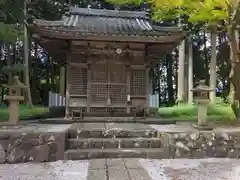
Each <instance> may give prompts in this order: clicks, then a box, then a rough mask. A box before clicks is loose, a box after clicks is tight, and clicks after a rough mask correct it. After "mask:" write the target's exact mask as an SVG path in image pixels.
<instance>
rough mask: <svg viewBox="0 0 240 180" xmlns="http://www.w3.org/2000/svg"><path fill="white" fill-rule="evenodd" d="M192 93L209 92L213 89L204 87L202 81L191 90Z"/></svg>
mask: <svg viewBox="0 0 240 180" xmlns="http://www.w3.org/2000/svg"><path fill="white" fill-rule="evenodd" d="M191 91H193V92H211V91H214V89H211V88H210V87H209V86H208V85H206V81H205V80H204V79H202V80H200V81H199V83H198V85H197V86H196V87H195V88H193V89H191Z"/></svg>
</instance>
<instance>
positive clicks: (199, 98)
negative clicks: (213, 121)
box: [191, 80, 214, 129]
mask: <svg viewBox="0 0 240 180" xmlns="http://www.w3.org/2000/svg"><path fill="white" fill-rule="evenodd" d="M191 91H192V92H193V93H194V102H195V103H196V104H197V108H198V117H197V118H198V126H196V127H199V128H203V129H211V128H210V127H209V126H208V124H207V106H208V104H209V103H210V98H209V92H212V91H214V89H211V88H210V87H209V86H207V85H206V82H205V80H200V81H199V84H198V86H197V87H195V88H194V89H192V90H191Z"/></svg>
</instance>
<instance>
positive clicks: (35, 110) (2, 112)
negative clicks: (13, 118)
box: [0, 105, 48, 121]
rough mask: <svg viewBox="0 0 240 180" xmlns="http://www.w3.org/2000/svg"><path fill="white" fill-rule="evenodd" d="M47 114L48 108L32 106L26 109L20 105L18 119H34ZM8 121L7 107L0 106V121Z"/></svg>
mask: <svg viewBox="0 0 240 180" xmlns="http://www.w3.org/2000/svg"><path fill="white" fill-rule="evenodd" d="M47 112H48V108H45V107H41V106H33V107H28V106H24V105H21V106H20V119H27V118H31V117H33V118H34V117H36V116H39V115H42V114H45V113H47ZM7 120H8V107H7V106H1V107H0V121H7Z"/></svg>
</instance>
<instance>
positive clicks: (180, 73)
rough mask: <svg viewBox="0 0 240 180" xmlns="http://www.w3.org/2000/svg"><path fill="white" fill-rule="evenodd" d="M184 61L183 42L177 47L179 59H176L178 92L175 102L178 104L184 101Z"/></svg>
mask: <svg viewBox="0 0 240 180" xmlns="http://www.w3.org/2000/svg"><path fill="white" fill-rule="evenodd" d="M184 60H185V40H183V41H182V42H181V44H180V46H179V59H178V90H177V101H178V102H179V103H181V102H183V100H184V96H185V93H184V69H185V68H184Z"/></svg>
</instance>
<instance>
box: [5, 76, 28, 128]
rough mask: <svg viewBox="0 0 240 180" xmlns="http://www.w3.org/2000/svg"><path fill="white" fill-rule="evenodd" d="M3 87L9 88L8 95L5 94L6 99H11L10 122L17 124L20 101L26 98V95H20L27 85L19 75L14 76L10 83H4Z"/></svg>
mask: <svg viewBox="0 0 240 180" xmlns="http://www.w3.org/2000/svg"><path fill="white" fill-rule="evenodd" d="M3 87H6V88H8V89H9V93H8V96H5V99H6V100H8V101H9V108H8V114H9V115H8V118H9V124H10V125H15V124H17V123H18V122H19V102H20V101H23V100H24V96H21V95H20V94H21V90H22V89H25V88H26V87H27V86H25V85H24V84H22V83H21V82H20V81H19V77H18V76H14V77H13V78H12V80H11V81H10V82H9V83H8V84H6V85H3Z"/></svg>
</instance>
